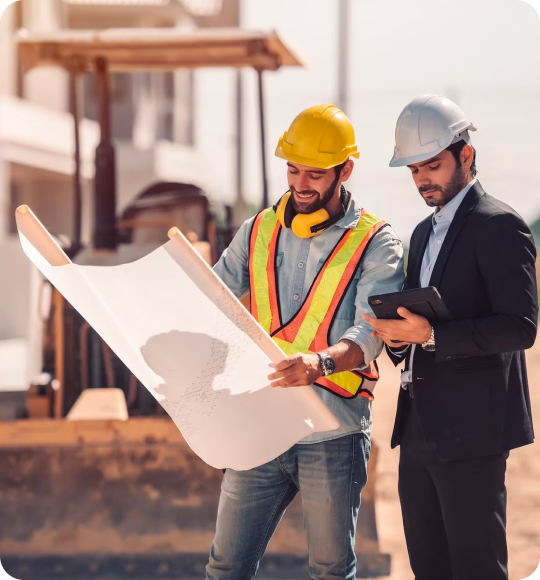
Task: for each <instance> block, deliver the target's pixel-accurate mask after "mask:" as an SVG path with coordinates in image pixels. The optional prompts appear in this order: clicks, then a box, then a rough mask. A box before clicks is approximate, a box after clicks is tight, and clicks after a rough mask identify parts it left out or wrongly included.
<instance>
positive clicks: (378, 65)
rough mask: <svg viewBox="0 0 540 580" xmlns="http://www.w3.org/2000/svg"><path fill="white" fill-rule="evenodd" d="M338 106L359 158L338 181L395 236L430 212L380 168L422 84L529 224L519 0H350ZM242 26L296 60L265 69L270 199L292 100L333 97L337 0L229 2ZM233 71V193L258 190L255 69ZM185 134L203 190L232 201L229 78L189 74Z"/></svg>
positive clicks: (533, 46) (527, 22)
mask: <svg viewBox="0 0 540 580" xmlns="http://www.w3.org/2000/svg"><path fill="white" fill-rule="evenodd" d="M350 2H351V18H350V67H349V89H350V90H349V95H348V102H349V105H348V110H347V111H345V112H346V113H347V115H348V116H349V118H350V119H351V121H352V122H353V125H354V127H355V130H356V136H357V142H358V145H359V148H360V151H361V157H360V160H359V161H358V162H356V166H355V171H354V174H353V178H352V179H351V181H350V182H349V185H348V187H349V189H350V190H351V191H352V192H353V193H354V194H355V195H356V196H357V197H358V198H359V199H360V200H361V203H362V205H363V206H364V207H366V209H368V210H369V211H372V212H373V213H376V214H377V215H379V216H380V217H382V218H383V219H385V220H387V221H388V222H390V223H391V224H392V225H393V226H394V228H395V229H396V231H397V232H398V234H399V235H400V236H401V237H402V238H403V239H404V240H405V241H407V240H408V239H409V237H410V234H411V232H412V229H413V228H414V226H415V225H416V224H417V223H418V222H419V221H420V220H421V219H423V218H424V217H425V216H426V215H427V214H428V213H429V212H430V211H431V210H430V209H429V208H427V207H426V206H425V204H424V202H423V201H422V199H421V198H420V195H419V194H418V192H417V190H416V189H415V188H414V184H413V181H412V178H411V176H410V171H409V170H408V169H407V168H396V169H391V168H390V167H389V166H388V163H389V161H390V158H391V156H392V152H393V148H394V131H395V123H396V120H397V118H398V116H399V113H400V112H401V110H402V109H403V108H404V107H405V105H406V104H407V103H408V102H410V101H411V100H412V99H413V98H415V97H416V96H418V95H421V94H425V93H434V94H444V95H447V96H448V97H450V98H452V99H454V100H455V101H456V102H457V103H458V104H459V105H460V106H461V107H462V109H463V110H464V111H465V114H466V115H467V116H468V117H469V119H470V120H471V121H472V122H473V123H474V124H475V126H476V127H477V128H478V131H477V132H476V133H474V134H473V145H474V146H475V147H476V149H477V166H478V170H479V175H478V177H479V179H480V181H481V183H482V185H483V187H484V189H485V190H486V191H487V192H488V193H490V194H492V195H494V196H495V197H498V198H499V199H501V200H503V201H505V202H506V203H508V204H509V205H511V206H512V207H514V208H515V209H516V210H517V211H518V212H519V213H520V214H521V215H523V217H524V218H525V219H526V220H527V221H529V222H532V221H534V220H535V219H537V218H538V217H540V192H539V188H538V185H539V181H540V110H539V106H540V19H539V17H538V15H537V13H536V12H535V10H534V9H533V7H532V6H530V5H529V4H527V3H525V2H523V1H522V0H467V1H463V0H410V1H408V2H407V1H404V0H377V1H375V0H373V1H367V0H350ZM241 4H242V6H241V8H242V25H243V26H244V27H246V28H252V29H260V30H267V31H269V30H276V31H277V32H278V33H279V34H280V35H281V36H282V37H283V39H284V40H285V41H286V42H287V43H288V44H289V45H290V46H291V47H292V48H294V50H295V51H296V52H297V53H298V54H299V55H300V56H301V57H302V59H303V60H304V61H305V63H306V67H305V68H302V69H301V68H288V69H286V68H284V69H281V70H280V71H278V72H277V73H267V74H266V78H265V86H266V108H267V118H266V130H267V147H268V154H267V158H268V164H269V183H270V200H271V201H275V200H277V199H278V198H279V197H280V196H281V195H282V194H283V193H284V192H285V191H286V188H287V183H286V169H285V162H284V161H282V160H280V159H278V158H276V157H275V156H274V150H275V147H276V144H277V141H278V139H279V137H280V136H281V135H282V134H283V132H284V131H285V130H286V129H287V128H288V126H289V124H290V123H291V121H292V120H293V119H294V117H295V116H296V115H297V114H298V113H299V112H300V111H301V110H302V109H304V108H306V107H309V106H311V105H314V104H317V103H322V102H330V103H332V102H336V100H337V94H338V90H337V65H338V50H337V45H338V2H337V0H272V1H271V2H263V1H262V0H241ZM243 78H244V102H245V110H244V125H245V130H244V135H243V137H244V166H245V175H244V181H245V195H246V197H247V198H248V199H249V200H250V201H253V202H254V203H258V202H259V201H260V199H261V196H262V187H261V178H260V151H259V127H258V116H257V114H258V113H257V106H256V96H257V93H256V77H255V75H254V74H253V73H252V72H251V71H245V72H244V73H243ZM196 86H197V99H198V100H197V102H198V103H199V109H198V113H197V120H196V126H197V141H198V144H199V148H200V150H201V152H202V154H203V156H204V158H205V163H206V165H207V171H208V176H209V177H208V188H209V190H210V193H211V194H212V195H214V196H216V197H219V198H221V199H226V200H232V199H234V192H235V180H234V156H235V146H234V143H235V128H234V127H235V126H234V95H235V92H234V91H235V88H234V87H235V84H234V76H233V74H232V73H230V72H229V71H205V72H198V73H197V84H196Z"/></svg>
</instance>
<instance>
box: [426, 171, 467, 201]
mask: <svg viewBox="0 0 540 580" xmlns="http://www.w3.org/2000/svg"><path fill="white" fill-rule="evenodd" d="M464 187H465V177H464V176H463V173H462V172H461V166H460V165H456V168H455V169H454V172H453V173H452V175H451V176H450V181H449V182H448V183H445V184H444V186H443V187H441V186H440V185H424V186H422V187H419V188H418V191H419V192H420V195H422V194H424V193H426V192H427V191H440V192H441V194H440V195H439V196H438V197H437V198H435V197H433V198H432V199H425V198H424V201H425V202H426V204H427V205H428V206H429V207H436V206H439V207H442V206H443V205H446V204H447V203H448V202H449V201H452V200H453V199H454V197H456V195H457V194H458V193H459V192H460V191H461V190H462V189H463V188H464ZM422 197H424V196H423V195H422Z"/></svg>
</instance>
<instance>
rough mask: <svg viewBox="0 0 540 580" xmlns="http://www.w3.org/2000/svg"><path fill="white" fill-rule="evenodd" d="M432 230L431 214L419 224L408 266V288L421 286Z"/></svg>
mask: <svg viewBox="0 0 540 580" xmlns="http://www.w3.org/2000/svg"><path fill="white" fill-rule="evenodd" d="M431 230H432V225H431V216H429V218H427V219H425V220H424V221H423V222H421V223H420V224H419V226H418V231H417V233H416V236H415V237H414V243H412V244H411V249H410V252H409V265H408V267H407V288H419V286H420V269H421V267H422V259H423V257H424V253H425V251H426V246H427V243H428V240H429V234H430V233H431Z"/></svg>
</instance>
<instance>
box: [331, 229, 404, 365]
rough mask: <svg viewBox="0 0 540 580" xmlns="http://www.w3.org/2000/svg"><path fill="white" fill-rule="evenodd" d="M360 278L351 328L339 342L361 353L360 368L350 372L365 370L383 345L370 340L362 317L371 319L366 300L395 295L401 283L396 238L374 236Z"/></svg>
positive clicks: (400, 252) (386, 231)
mask: <svg viewBox="0 0 540 580" xmlns="http://www.w3.org/2000/svg"><path fill="white" fill-rule="evenodd" d="M360 267H361V268H362V270H361V275H360V278H359V280H358V284H357V286H356V299H355V320H354V326H352V327H351V328H349V329H348V330H347V332H346V333H345V334H344V335H343V336H342V337H341V340H350V341H352V342H354V343H356V344H357V345H358V346H359V347H360V348H361V349H362V352H363V353H364V365H362V366H361V367H358V368H356V369H353V370H358V371H362V370H365V369H366V368H367V367H368V365H369V364H370V363H371V362H372V361H373V360H375V359H376V358H377V357H378V356H379V355H380V354H381V352H382V349H383V346H384V343H383V341H382V340H381V339H380V338H379V337H373V336H371V333H372V332H373V329H372V327H371V325H369V324H368V323H367V322H366V321H365V320H364V319H363V318H362V314H369V315H371V316H373V311H372V310H371V307H370V305H369V303H368V297H369V296H373V295H375V294H388V293H390V292H399V291H400V290H401V289H402V288H403V282H404V280H405V273H404V259H403V244H402V243H401V240H400V239H399V238H398V236H397V234H396V233H395V232H394V231H393V230H392V229H390V228H385V229H383V230H381V231H380V232H379V233H377V234H376V236H375V238H374V239H373V241H372V242H371V245H370V247H369V248H368V250H367V252H366V254H365V256H364V257H363V258H362V262H361V264H360Z"/></svg>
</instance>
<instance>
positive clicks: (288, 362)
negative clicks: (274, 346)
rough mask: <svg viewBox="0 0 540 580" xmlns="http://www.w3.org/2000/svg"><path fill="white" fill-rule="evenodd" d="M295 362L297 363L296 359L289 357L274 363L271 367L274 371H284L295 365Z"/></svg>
mask: <svg viewBox="0 0 540 580" xmlns="http://www.w3.org/2000/svg"><path fill="white" fill-rule="evenodd" d="M297 361H298V358H297V357H289V358H286V359H283V360H282V361H281V362H278V363H276V364H275V365H273V367H274V368H275V369H276V371H284V370H285V369H288V368H290V367H292V366H293V365H295V364H296V363H297Z"/></svg>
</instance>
